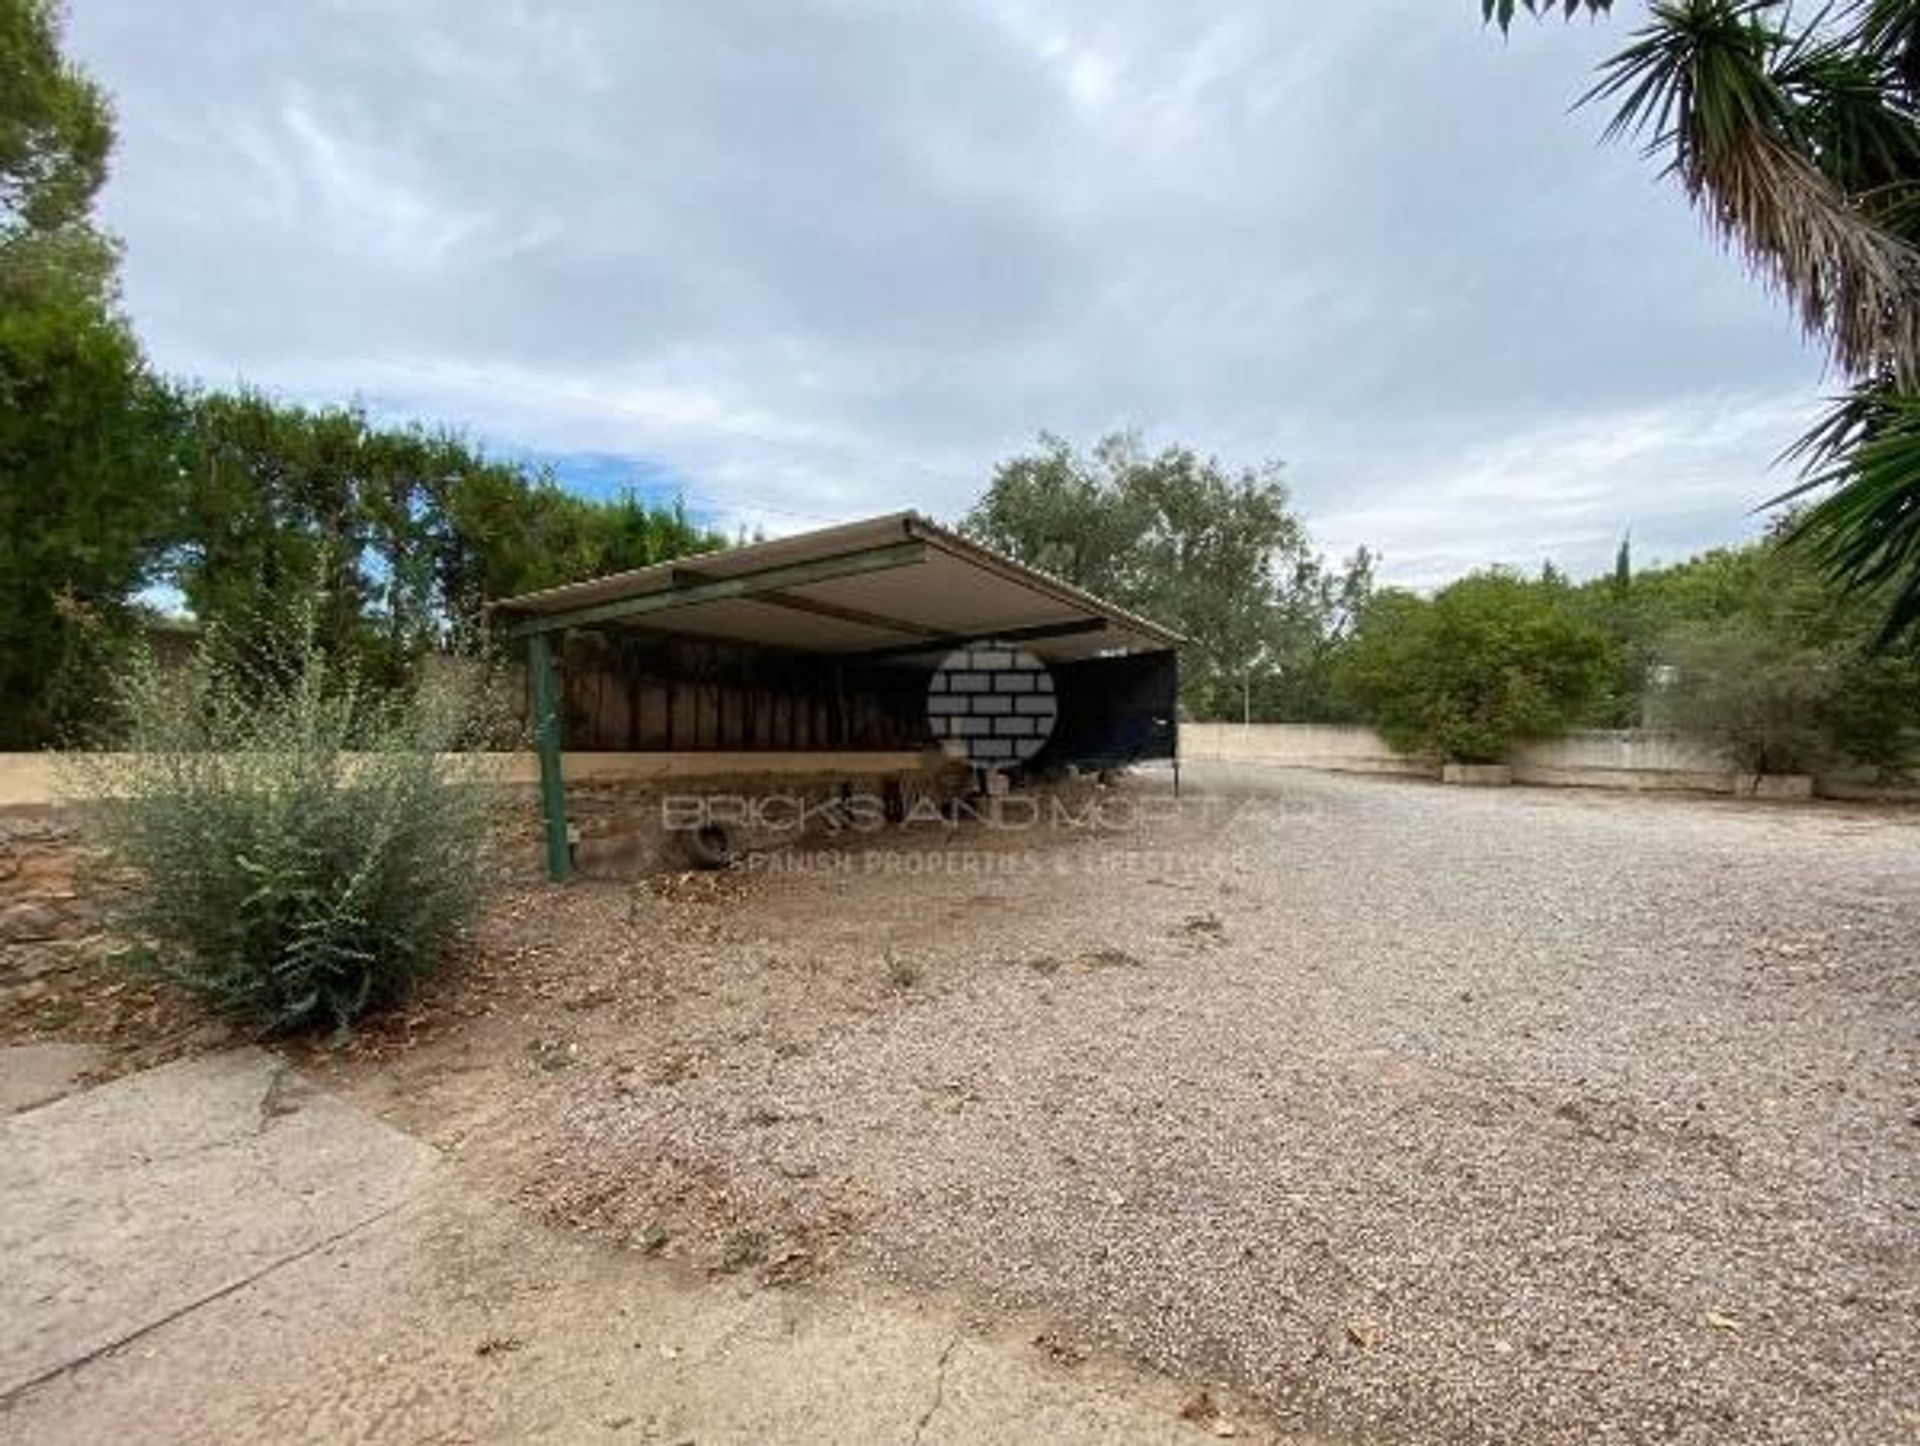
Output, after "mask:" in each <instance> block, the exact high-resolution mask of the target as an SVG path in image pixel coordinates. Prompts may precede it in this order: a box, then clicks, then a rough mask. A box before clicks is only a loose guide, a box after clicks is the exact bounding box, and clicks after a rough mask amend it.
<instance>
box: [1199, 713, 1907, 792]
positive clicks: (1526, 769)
mask: <svg viewBox="0 0 1920 1446" xmlns="http://www.w3.org/2000/svg"><path fill="white" fill-rule="evenodd" d="M1180 756H1181V757H1182V758H1190V759H1198V760H1212V761H1217V762H1235V761H1239V762H1261V763H1270V764H1276V765H1279V766H1282V767H1287V768H1312V769H1321V770H1326V771H1330V772H1344V773H1395V774H1402V775H1406V776H1409V777H1415V778H1439V777H1440V776H1441V773H1442V768H1441V765H1440V763H1439V762H1438V761H1437V760H1434V759H1429V758H1420V757H1415V756H1411V755H1408V754H1404V753H1398V752H1395V751H1394V749H1393V748H1391V747H1390V746H1389V745H1388V743H1387V741H1386V739H1384V738H1382V737H1381V736H1380V735H1379V734H1378V733H1376V732H1375V731H1374V730H1373V729H1371V728H1364V727H1359V726H1346V725H1338V724H1322V723H1253V724H1242V723H1183V724H1181V725H1180ZM1508 767H1509V769H1510V771H1511V774H1512V778H1513V781H1514V782H1515V783H1526V784H1533V785H1536V786H1540V787H1549V788H1616V789H1627V790H1665V789H1672V790H1680V791H1689V792H1698V793H1727V794H1740V795H1744V796H1757V797H1788V796H1791V790H1788V791H1782V789H1781V788H1780V787H1779V786H1778V785H1776V784H1774V783H1772V782H1771V781H1770V780H1769V781H1756V780H1755V779H1754V778H1753V776H1752V775H1750V774H1741V773H1738V772H1736V771H1735V769H1734V767H1733V765H1732V764H1731V763H1730V762H1729V761H1728V760H1727V759H1726V758H1725V757H1723V756H1722V755H1721V754H1719V753H1718V752H1716V751H1715V750H1714V749H1712V748H1711V747H1708V746H1707V745H1704V744H1702V743H1700V742H1698V741H1697V740H1695V739H1691V738H1687V737H1685V736H1683V735H1681V734H1678V733H1669V732H1664V731H1659V730H1655V729H1584V730H1581V731H1577V732H1573V733H1568V734H1566V735H1565V736H1563V737H1560V738H1555V739H1550V740H1547V741H1545V742H1540V743H1528V744H1524V745H1522V746H1521V747H1520V748H1518V749H1516V750H1515V751H1514V755H1513V757H1512V758H1511V759H1510V760H1509V762H1508ZM1812 791H1813V792H1815V793H1816V794H1818V795H1819V796H1821V797H1823V798H1845V799H1859V800H1871V801H1893V802H1907V801H1913V802H1920V784H1915V785H1909V784H1900V783H1888V782H1887V781H1886V780H1884V779H1877V778H1874V777H1872V776H1871V775H1870V774H1866V773H1860V772H1854V773H1844V772H1842V773H1828V774H1822V775H1821V776H1820V777H1818V778H1817V779H1815V780H1814V781H1813V785H1812Z"/></svg>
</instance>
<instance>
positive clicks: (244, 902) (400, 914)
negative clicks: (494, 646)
mask: <svg viewBox="0 0 1920 1446" xmlns="http://www.w3.org/2000/svg"><path fill="white" fill-rule="evenodd" d="M119 692H120V696H119V698H118V700H117V701H118V704H119V710H120V717H121V719H122V720H123V726H124V732H123V735H122V737H121V739H120V741H119V747H118V748H117V749H116V750H115V751H112V752H108V753H99V754H93V755H89V756H87V758H86V759H85V761H83V762H80V763H78V764H76V765H75V777H74V778H73V780H72V784H71V786H72V787H73V788H74V790H75V792H76V793H77V794H78V796H79V797H80V799H81V800H82V816H83V818H84V820H85V822H86V824H87V825H88V829H89V832H90V834H91V836H92V838H93V840H94V841H95V842H96V843H97V844H98V845H99V846H100V848H101V850H102V852H103V854H104V856H105V858H106V859H107V860H108V861H109V862H110V864H111V865H113V866H114V867H116V868H117V869H118V870H119V871H120V872H121V873H122V874H123V875H124V877H125V879H126V880H127V882H128V888H127V891H126V893H125V895H124V898H125V900H126V902H125V905H124V908H123V913H122V917H120V918H119V919H118V920H117V921H116V922H117V925H118V927H119V929H120V930H121V931H122V932H123V934H124V935H125V936H126V937H127V938H128V939H130V940H132V941H133V942H134V947H133V948H131V949H129V950H128V951H127V955H128V957H129V958H130V959H133V960H136V961H139V962H140V963H142V964H143V965H144V966H145V967H149V968H152V969H155V970H157V971H158V972H159V973H161V974H162V975H163V976H164V977H166V978H168V979H171V980H172V981H174V982H176V983H178V984H180V985H182V986H184V987H185V988H187V989H188V990H190V991H191V992H193V993H195V994H197V995H199V996H200V997H201V998H203V999H204V1000H205V1001H206V1002H207V1003H208V1004H210V1005H211V1006H213V1007H214V1008H215V1009H218V1010H219V1011H221V1012H223V1013H226V1014H229V1015H233V1016H236V1017H238V1018H240V1019H242V1020H245V1021H247V1022H249V1023H252V1024H255V1025H258V1026H260V1027H263V1028H265V1029H268V1030H275V1031H286V1030H297V1029H302V1028H306V1027H311V1026H315V1025H332V1026H334V1027H336V1028H339V1029H344V1028H345V1027H346V1026H347V1025H348V1024H349V1023H350V1022H351V1021H352V1020H354V1019H356V1018H357V1017H359V1016H360V1015H361V1014H363V1013H365V1012H366V1011H368V1010H370V1009H376V1008H378V1007H380V1006H382V1005H385V1004H389V1003H392V1002H393V1001H395V1000H396V999H398V998H400V997H402V996H403V995H405V994H406V992H407V991H408V990H409V989H410V988H411V987H412V986H413V985H414V984H415V983H416V982H417V981H418V980H419V979H420V978H421V977H422V976H423V975H425V974H426V973H427V972H428V971H430V970H432V969H433V968H434V967H435V965H436V964H438V963H439V962H440V961H441V960H442V959H444V958H445V957H446V955H447V954H448V952H449V950H450V949H452V948H453V947H455V946H456V944H457V943H458V941H459V940H460V938H461V936H462V934H463V932H464V931H465V930H467V929H468V927H469V926H470V925H471V924H472V923H473V922H474V920H475V918H476V915H477V913H478V910H479V908H480V905H481V902H482V899H483V895H484V892H485V890H486V887H487V884H488V880H489V874H490V865H491V862H492V858H493V839H494V837H495V834H496V830H495V828H494V824H495V821H496V819H495V810H496V807H497V805H498V800H499V795H500V789H499V787H498V779H497V774H496V773H495V772H494V770H493V766H492V765H491V763H490V762H489V761H488V759H487V757H486V755H483V754H478V753H473V752H468V753H464V754H460V753H456V751H455V750H458V749H461V748H471V747H472V746H473V745H474V744H475V743H476V742H484V741H488V739H489V737H490V735H493V734H495V733H497V731H498V728H499V723H498V715H497V707H496V704H495V702H494V701H493V699H494V690H493V689H492V688H491V687H490V686H489V684H488V682H487V680H486V679H485V677H484V676H483V675H482V674H481V673H480V672H479V671H478V670H462V669H439V670H432V671H430V672H429V674H428V675H427V677H426V678H425V680H424V681H422V683H421V684H420V685H419V686H418V687H417V688H416V689H414V690H413V691H411V692H409V693H406V694H404V695H395V694H376V693H374V692H372V691H370V690H368V689H367V688H365V687H363V686H362V685H361V683H360V682H359V681H358V679H357V678H355V677H354V676H353V675H352V674H351V673H342V672H340V671H338V670H336V669H335V668H333V667H331V666H330V665H329V663H328V662H327V660H326V658H325V657H324V656H323V654H322V653H321V651H320V650H319V648H318V647H317V646H316V645H315V643H314V639H313V636H312V631H311V629H306V630H304V632H302V633H301V634H299V635H298V636H296V637H295V638H294V639H293V641H292V644H291V646H289V647H286V648H283V649H282V650H281V651H280V652H279V653H278V654H277V655H276V659H275V664H274V666H272V667H270V668H263V667H261V666H258V665H257V664H256V665H251V666H250V665H247V664H243V663H240V662H237V661H235V660H233V659H232V658H230V657H227V656H223V654H222V650H221V649H220V647H219V646H218V641H217V639H216V640H215V641H214V642H213V643H211V644H209V645H208V646H205V647H203V648H201V649H200V651H199V654H198V656H197V657H196V658H195V659H193V660H192V661H191V662H190V663H188V664H186V665H184V666H180V667H172V668H166V669H162V668H159V667H157V666H155V665H154V664H153V663H152V662H151V661H146V662H143V663H142V664H140V665H139V666H137V667H136V669H135V670H134V671H133V673H132V674H131V675H130V676H129V677H128V678H127V679H126V680H125V681H124V683H123V685H122V686H121V688H120V690H119Z"/></svg>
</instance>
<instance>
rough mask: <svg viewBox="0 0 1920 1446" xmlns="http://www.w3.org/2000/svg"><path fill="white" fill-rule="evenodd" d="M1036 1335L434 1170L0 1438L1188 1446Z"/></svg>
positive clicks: (30, 1413)
mask: <svg viewBox="0 0 1920 1446" xmlns="http://www.w3.org/2000/svg"><path fill="white" fill-rule="evenodd" d="M1030 1334H1031V1331H1030V1330H1029V1331H1027V1332H1024V1333H1022V1332H1017V1331H1016V1332H1007V1333H1003V1334H1002V1335H1000V1336H997V1337H983V1336H980V1335H976V1334H973V1333H970V1332H968V1331H966V1330H964V1329H962V1328H961V1327H960V1326H958V1325H957V1324H956V1322H955V1320H954V1318H953V1316H952V1315H951V1313H950V1312H948V1311H946V1310H944V1309H943V1308H941V1307H939V1306H936V1305H924V1304H920V1303H916V1302H914V1301H913V1300H912V1299H911V1298H907V1297H899V1296H893V1297H887V1298H876V1297H875V1296H873V1295H872V1294H863V1293H858V1292H855V1291H852V1290H846V1289H833V1288H828V1289H821V1288H799V1289H766V1288H761V1287H756V1286H754V1285H752V1284H750V1283H748V1282H745V1281H742V1280H735V1279H732V1278H725V1279H721V1280H717V1281H715V1280H709V1279H707V1278H705V1277H702V1276H699V1275H697V1274H694V1273H692V1272H690V1271H687V1270H685V1269H683V1268H681V1267H678V1266H676V1265H673V1264H670V1263H664V1262H660V1261H655V1260H649V1259H646V1258H644V1257H642V1256H641V1255H640V1254H638V1253H637V1252H634V1251H630V1250H620V1249H618V1248H615V1247H611V1246H607V1245H604V1244H601V1243H598V1242H594V1243H587V1242H584V1241H581V1240H579V1239H578V1238H576V1237H573V1236H570V1235H568V1234H565V1233H562V1232H559V1231H556V1230H554V1229H552V1228H551V1227H548V1226H546V1225H544V1224H543V1223H541V1222H539V1221H537V1220H535V1219H532V1218H531V1217H528V1216H526V1215H524V1214H522V1213H520V1212H517V1211H514V1210H511V1209H502V1208H501V1207H500V1206H498V1205H497V1204H496V1203H494V1202H489V1201H484V1200H476V1199H473V1198H471V1197H468V1196H463V1195H461V1194H460V1192H459V1188H458V1185H457V1182H455V1181H453V1180H452V1179H451V1176H450V1174H443V1175H441V1176H440V1177H438V1178H437V1180H436V1183H435V1184H434V1185H433V1186H432V1187H431V1190H430V1194H429V1196H427V1197H425V1198H422V1199H421V1200H419V1201H416V1202H415V1203H414V1204H411V1205H409V1206H407V1207H406V1208H404V1209H402V1210H401V1211H399V1212H396V1213H395V1214H392V1215H390V1216H387V1217H385V1218H383V1219H381V1220H379V1221H377V1222H375V1223H374V1224H372V1225H370V1226H368V1227H367V1228H366V1229H365V1230H362V1231H359V1232H356V1233H355V1234H353V1235H352V1236H350V1237H348V1238H346V1239H344V1240H341V1241H338V1242H336V1243H334V1244H332V1245H329V1246H326V1247H323V1248H322V1249H320V1250H317V1251H314V1252H312V1253H310V1254H308V1255H305V1256H303V1257H301V1258H300V1259H298V1260H296V1261H293V1262H291V1263H289V1264H288V1265H286V1266H283V1267H282V1268H280V1269H278V1270H275V1271H272V1272H270V1273H269V1274H267V1275H264V1276H262V1277H260V1278H259V1279H258V1280H256V1281H254V1282H253V1283H251V1284H250V1285H248V1286H246V1287H244V1288H243V1289H240V1290H237V1291H233V1292H231V1293H229V1294H227V1295H225V1296H222V1297H221V1298H220V1299H218V1300H216V1301H213V1302H210V1303H209V1304H207V1305H205V1306H202V1307H201V1308H199V1309H197V1310H194V1311H192V1312H189V1313H188V1314H186V1315H184V1316H181V1317H180V1318H178V1319H176V1320H173V1321H171V1322H169V1323H168V1324H167V1325H166V1326H164V1327H162V1328H161V1329H158V1330H155V1331H153V1332H151V1333H150V1334H148V1335H146V1336H143V1337H142V1338H140V1339H139V1340H137V1341H134V1342H132V1343H130V1344H128V1345H127V1346H125V1347H123V1348H120V1349H118V1350H114V1351H110V1352H107V1353H106V1354H103V1355H101V1356H99V1357H97V1358H95V1359H94V1360H92V1361H90V1362H88V1363H87V1364H86V1365H85V1366H83V1367H81V1368H79V1369H77V1370H73V1371H68V1372H63V1373H61V1374H59V1375H57V1376H55V1377H53V1378H51V1379H49V1380H47V1381H45V1382H43V1383H42V1384H40V1385H38V1386H35V1387H33V1388H31V1389H30V1390H28V1391H25V1392H21V1393H19V1394H18V1395H17V1396H16V1397H15V1398H14V1399H12V1400H10V1401H6V1402H5V1403H4V1404H0V1436H5V1437H7V1438H9V1439H15V1440H22V1441H26V1440H31V1441H33V1442H34V1443H35V1446H95V1443H97V1442H100V1441H116V1440H134V1439H137V1440H139V1441H141V1442H143V1443H149V1446H164V1443H182V1446H185V1443H195V1446H198V1443H201V1442H206V1441H221V1442H227V1443H256V1442H257V1443H276V1446H277V1443H281V1442H286V1441H294V1440H305V1441H380V1442H386V1441H393V1442H409V1443H411V1442H423V1441H432V1442H449V1443H450V1442H461V1443H500V1446H506V1443H520V1442H553V1443H572V1442H582V1441H589V1442H590V1441H608V1442H621V1441H634V1442H654V1443H663V1442H687V1441H698V1442H700V1443H702V1446H708V1443H713V1442H754V1443H760V1442H782V1443H808V1442H819V1443H836V1446H838V1443H844V1442H849V1441H860V1442H866V1441H873V1442H900V1443H907V1442H917V1443H920V1446H936V1443H945V1446H985V1443H994V1446H998V1443H1002V1442H1007V1441H1047V1442H1055V1443H1074V1442H1086V1443H1093V1442H1114V1441H1127V1442H1146V1443H1166V1446H1179V1443H1187V1446H1190V1443H1192V1442H1194V1441H1196V1440H1202V1439H1206V1437H1205V1433H1203V1432H1199V1431H1196V1430H1195V1428H1194V1427H1193V1426H1192V1425H1190V1424H1188V1423H1186V1422H1185V1421H1183V1420H1182V1419H1181V1418H1180V1414H1179V1412H1180V1405H1181V1402H1182V1400H1183V1399H1184V1398H1185V1394H1186V1390H1184V1389H1183V1388H1181V1387H1180V1386H1178V1385H1176V1384H1175V1383H1172V1382H1167V1381H1148V1380H1143V1379H1142V1378H1141V1377H1139V1376H1137V1375H1135V1374H1134V1373H1132V1372H1130V1371H1127V1370H1126V1369H1125V1368H1123V1367H1120V1366H1118V1365H1115V1364H1112V1363H1102V1362H1099V1361H1089V1362H1086V1363H1084V1364H1082V1365H1079V1366H1076V1367H1064V1366H1060V1365H1056V1364H1053V1363H1051V1362H1050V1361H1049V1360H1048V1358H1047V1357H1046V1356H1045V1355H1044V1354H1043V1353H1042V1352H1041V1351H1039V1350H1038V1349H1036V1348H1035V1347H1034V1346H1033V1345H1032V1344H1031V1343H1030V1342H1029V1340H1028V1336H1029V1335H1030ZM1187 1389H1190V1388H1187ZM1252 1426H1253V1423H1252V1422H1251V1421H1248V1420H1245V1419H1244V1418H1243V1419H1242V1423H1241V1432H1240V1434H1241V1436H1242V1438H1243V1439H1255V1440H1260V1439H1268V1438H1266V1437H1265V1436H1264V1433H1261V1432H1259V1431H1256V1430H1253V1429H1251V1428H1252ZM1289 1439H1293V1438H1289Z"/></svg>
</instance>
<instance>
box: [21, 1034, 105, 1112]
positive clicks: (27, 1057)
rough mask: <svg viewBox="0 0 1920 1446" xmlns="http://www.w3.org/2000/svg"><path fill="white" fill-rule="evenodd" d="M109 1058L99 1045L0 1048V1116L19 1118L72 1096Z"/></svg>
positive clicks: (25, 1045) (43, 1045) (42, 1045)
mask: <svg viewBox="0 0 1920 1446" xmlns="http://www.w3.org/2000/svg"><path fill="white" fill-rule="evenodd" d="M106 1057H107V1052H106V1050H104V1049H102V1048H101V1047H100V1046H99V1045H97V1044H56V1043H47V1044H10V1045H7V1046H6V1047H5V1048H0V1115H17V1114H19V1113H20V1111H22V1110H31V1109H34V1108H36V1107H38V1106H40V1105H44V1104H51V1103H52V1102H53V1101H54V1100H57V1099H59V1098H60V1097H61V1096H63V1095H66V1094H70V1093H72V1092H73V1089H74V1087H75V1086H76V1085H78V1084H79V1083H80V1081H81V1080H82V1079H83V1078H84V1077H85V1076H86V1074H87V1071H89V1070H91V1069H94V1068H96V1067H97V1066H98V1065H99V1064H100V1063H101V1062H102V1061H103V1060H105V1059H106Z"/></svg>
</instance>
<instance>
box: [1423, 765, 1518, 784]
mask: <svg viewBox="0 0 1920 1446" xmlns="http://www.w3.org/2000/svg"><path fill="white" fill-rule="evenodd" d="M1440 781H1441V782H1442V783H1460V784H1465V785H1466V786H1467V787H1469V788H1505V787H1506V786H1507V785H1508V784H1509V783H1512V782H1513V770H1512V769H1511V768H1509V767H1508V766H1507V765H1506V764H1504V763H1449V764H1447V765H1446V767H1444V768H1442V769H1441V770H1440Z"/></svg>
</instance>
